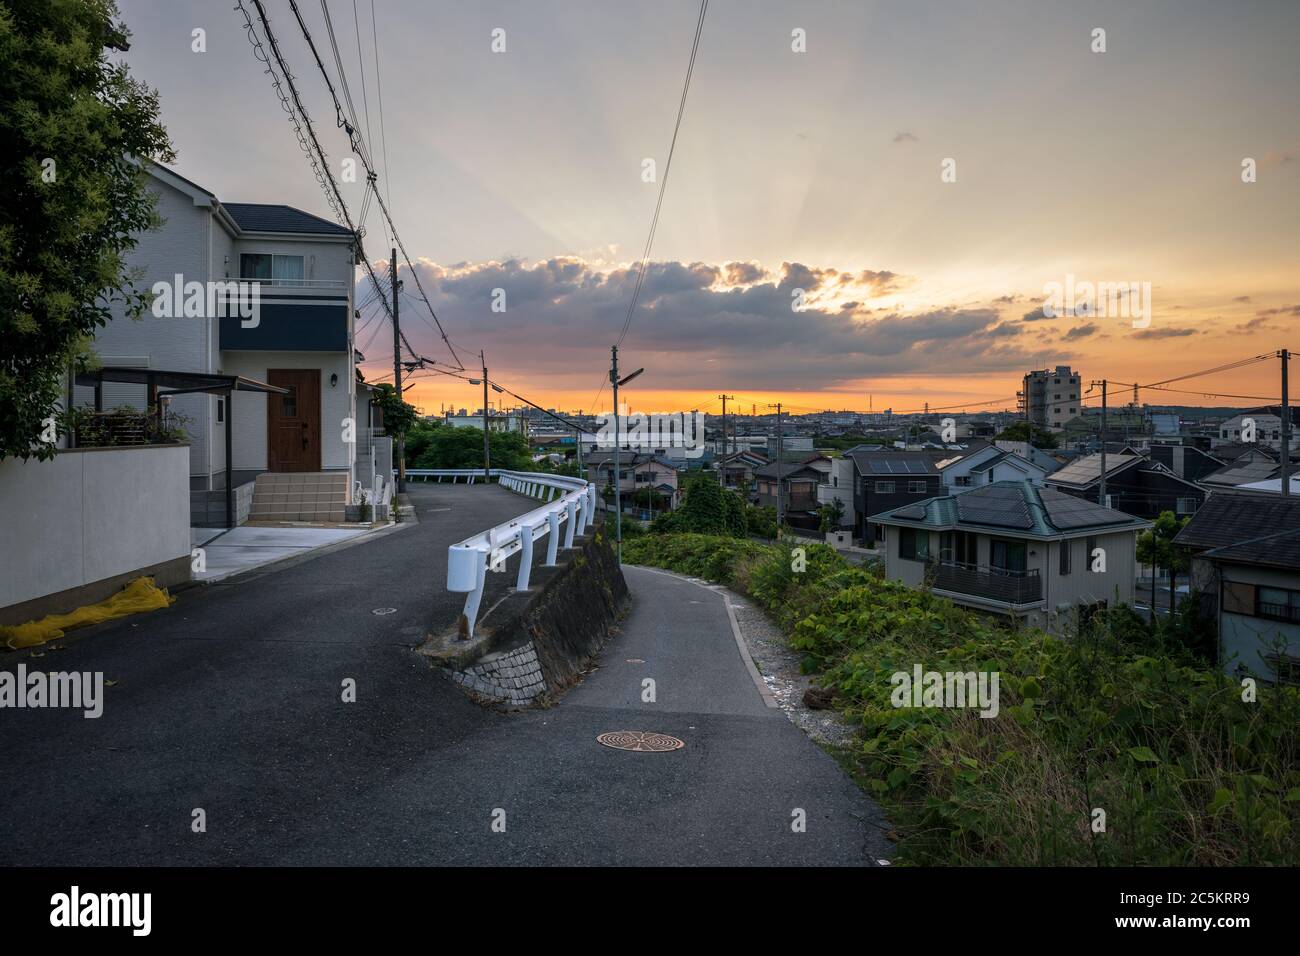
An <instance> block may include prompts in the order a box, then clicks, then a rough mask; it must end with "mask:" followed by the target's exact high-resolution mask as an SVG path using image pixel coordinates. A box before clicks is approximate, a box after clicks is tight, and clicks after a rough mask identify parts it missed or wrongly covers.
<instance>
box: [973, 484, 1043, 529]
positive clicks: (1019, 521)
mask: <svg viewBox="0 0 1300 956" xmlns="http://www.w3.org/2000/svg"><path fill="white" fill-rule="evenodd" d="M957 517H958V518H959V519H961V520H962V521H967V522H970V523H971V524H987V525H992V526H994V527H998V528H1032V527H1033V526H1034V519H1033V518H1032V517H1031V516H1030V514H1029V507H1028V505H1026V504H1025V496H1024V493H1023V492H1022V491H1021V489H1020V488H1018V487H1014V486H1006V487H1003V486H998V485H991V486H989V487H987V488H980V489H978V490H976V491H971V492H967V493H966V494H964V495H961V496H960V497H958V498H957Z"/></svg>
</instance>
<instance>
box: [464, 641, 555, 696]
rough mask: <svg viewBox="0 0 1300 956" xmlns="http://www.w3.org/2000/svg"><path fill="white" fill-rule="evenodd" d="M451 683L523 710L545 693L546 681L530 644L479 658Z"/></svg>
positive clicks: (531, 643)
mask: <svg viewBox="0 0 1300 956" xmlns="http://www.w3.org/2000/svg"><path fill="white" fill-rule="evenodd" d="M452 680H454V681H455V682H456V683H457V684H459V685H460V686H461V687H463V688H465V689H466V690H471V691H474V692H475V693H477V694H482V695H484V696H485V697H491V698H492V699H493V700H498V701H501V702H502V703H506V704H512V705H514V706H517V707H526V706H528V705H529V704H531V703H532V702H533V701H534V700H536V699H537V698H538V697H540V696H541V695H542V694H544V693H546V679H545V678H544V677H543V676H542V664H541V661H539V660H538V659H537V648H536V647H534V646H533V642H532V641H529V642H528V643H527V644H525V645H524V646H523V647H519V648H516V649H515V650H513V651H499V652H497V653H495V654H488V655H486V656H484V657H481V658H479V660H478V662H477V663H475V664H472V665H471V666H469V667H467V668H466V669H465V670H462V671H456V672H455V673H454V674H453V675H452Z"/></svg>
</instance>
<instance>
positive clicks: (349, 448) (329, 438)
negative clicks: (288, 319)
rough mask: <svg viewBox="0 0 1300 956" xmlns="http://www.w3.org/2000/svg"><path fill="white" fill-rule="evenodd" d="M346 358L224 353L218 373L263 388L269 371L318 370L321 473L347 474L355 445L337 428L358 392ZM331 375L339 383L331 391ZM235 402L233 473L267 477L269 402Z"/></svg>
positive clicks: (251, 397) (250, 397)
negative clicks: (254, 381) (342, 470)
mask: <svg viewBox="0 0 1300 956" xmlns="http://www.w3.org/2000/svg"><path fill="white" fill-rule="evenodd" d="M348 358H349V356H348V353H346V352H254V351H249V352H222V353H221V362H222V365H221V373H222V374H223V375H243V376H245V377H246V378H252V379H257V380H258V381H259V382H265V381H267V379H268V372H269V370H270V369H273V368H318V369H320V395H321V423H320V438H321V468H322V469H326V470H330V469H335V468H351V467H352V462H353V460H354V456H355V443H354V444H345V443H344V441H343V426H342V424H341V423H342V421H343V419H345V418H349V417H351V416H352V415H353V411H352V408H353V405H352V403H353V396H354V389H355V387H356V385H355V381H354V379H353V374H352V368H351V363H350V362H349V361H348ZM331 374H336V375H338V377H339V381H338V384H337V385H335V386H331V385H330V375H331ZM233 397H234V402H235V436H234V455H235V470H237V471H245V470H248V471H265V470H266V468H267V458H266V402H267V396H266V395H265V394H262V393H258V392H236V393H235V394H234V396H233Z"/></svg>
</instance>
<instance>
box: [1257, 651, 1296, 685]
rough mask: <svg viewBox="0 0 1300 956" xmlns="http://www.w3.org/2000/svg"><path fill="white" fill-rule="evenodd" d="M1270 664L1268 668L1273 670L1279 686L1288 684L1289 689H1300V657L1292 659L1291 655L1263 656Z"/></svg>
mask: <svg viewBox="0 0 1300 956" xmlns="http://www.w3.org/2000/svg"><path fill="white" fill-rule="evenodd" d="M1260 656H1262V657H1263V658H1264V660H1265V661H1267V662H1268V666H1269V667H1271V668H1273V676H1274V677H1275V678H1276V679H1277V682H1278V683H1279V684H1286V685H1287V686H1288V687H1300V657H1292V656H1291V655H1290V654H1262V655H1260Z"/></svg>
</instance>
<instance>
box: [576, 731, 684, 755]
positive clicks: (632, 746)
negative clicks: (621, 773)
mask: <svg viewBox="0 0 1300 956" xmlns="http://www.w3.org/2000/svg"><path fill="white" fill-rule="evenodd" d="M596 742H597V743H601V744H604V745H605V746H606V747H613V748H614V749H615V750H640V751H649V752H651V753H663V752H664V751H665V750H680V749H681V748H682V747H685V746H686V744H685V742H683V741H681V740H678V739H677V738H676V737H669V736H668V735H667V734H657V733H655V732H654V731H645V730H615V731H612V732H610V733H608V734H601V735H600V736H599V737H597V738H596Z"/></svg>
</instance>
